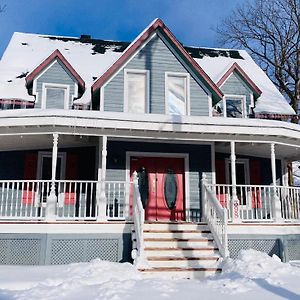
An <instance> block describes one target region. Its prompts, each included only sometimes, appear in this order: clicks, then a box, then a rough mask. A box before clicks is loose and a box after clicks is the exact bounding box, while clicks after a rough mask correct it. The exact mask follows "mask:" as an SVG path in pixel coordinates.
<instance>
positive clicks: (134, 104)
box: [124, 70, 149, 113]
mask: <svg viewBox="0 0 300 300" xmlns="http://www.w3.org/2000/svg"><path fill="white" fill-rule="evenodd" d="M148 78H149V72H148V71H146V70H125V71H124V93H125V112H130V113H146V112H147V111H148V109H147V106H148Z"/></svg>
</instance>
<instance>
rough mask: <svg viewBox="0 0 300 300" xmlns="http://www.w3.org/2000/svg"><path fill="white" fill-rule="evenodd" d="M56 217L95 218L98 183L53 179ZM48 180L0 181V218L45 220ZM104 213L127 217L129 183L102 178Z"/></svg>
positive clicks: (58, 218)
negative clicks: (103, 183) (104, 202)
mask: <svg viewBox="0 0 300 300" xmlns="http://www.w3.org/2000/svg"><path fill="white" fill-rule="evenodd" d="M54 185H55V195H56V199H57V201H56V203H57V204H56V212H55V214H56V219H57V220H60V221H63V220H96V219H97V217H98V215H97V212H98V209H97V199H96V197H97V195H99V193H97V192H98V190H97V189H99V188H100V187H101V183H100V182H97V181H71V180H56V181H54ZM51 186H52V181H51V180H20V181H18V180H4V181H3V180H2V181H0V219H12V220H45V219H46V206H47V200H48V196H49V195H50V191H51ZM104 186H105V196H106V216H107V219H109V220H120V219H125V218H127V217H128V209H126V207H127V206H128V205H126V195H128V191H129V183H126V182H125V181H122V182H121V181H106V182H105V185H104Z"/></svg>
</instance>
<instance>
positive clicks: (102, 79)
mask: <svg viewBox="0 0 300 300" xmlns="http://www.w3.org/2000/svg"><path fill="white" fill-rule="evenodd" d="M158 28H160V29H161V30H162V31H163V33H164V34H166V35H167V37H168V38H169V39H170V40H171V41H172V42H173V43H174V45H175V47H176V48H177V49H178V50H179V51H180V52H181V54H182V55H183V56H184V57H185V59H186V60H187V61H188V62H189V63H190V64H191V65H192V67H193V68H194V69H195V71H196V72H197V73H198V74H199V75H201V77H202V78H203V79H204V80H205V81H206V82H207V83H208V85H209V86H210V88H211V89H212V90H213V91H214V92H215V93H216V95H217V96H218V97H220V98H222V97H223V93H222V92H221V90H220V89H219V88H218V87H217V86H216V84H215V83H214V82H213V81H212V80H211V79H210V77H209V76H208V75H207V74H206V73H205V72H204V70H203V69H202V68H201V67H200V66H199V65H198V64H197V62H196V61H195V60H194V59H193V58H192V57H191V56H190V55H189V54H188V53H187V51H186V50H185V49H184V47H183V46H182V45H181V44H180V43H179V42H178V40H177V39H176V38H175V36H174V35H173V34H172V32H171V31H170V30H169V28H168V27H167V26H166V25H165V24H164V22H163V21H162V20H160V19H157V20H156V21H155V22H154V23H152V24H151V25H150V26H149V27H148V28H147V29H146V30H145V31H144V32H143V33H142V34H141V36H140V37H139V38H138V39H137V40H136V41H135V42H134V43H132V44H131V45H130V46H129V48H127V49H126V50H125V52H124V54H123V55H122V56H121V57H120V58H119V59H118V60H117V61H116V62H115V63H114V64H113V65H112V66H111V67H110V68H109V69H108V70H107V71H106V72H105V73H104V74H103V75H102V76H101V77H100V78H98V79H97V80H96V81H95V83H94V84H93V85H92V91H95V90H97V89H99V88H100V87H101V86H103V84H104V83H105V82H106V81H107V80H108V79H109V78H111V76H112V75H113V74H114V73H115V72H116V71H118V70H119V69H120V68H121V67H122V65H123V64H124V63H125V62H126V60H128V59H129V58H130V57H131V56H132V55H133V54H134V53H135V52H136V51H137V50H138V49H139V48H140V46H141V45H143V44H144V43H145V42H146V41H147V39H148V38H149V37H150V35H151V34H152V33H153V32H154V31H155V30H156V29H158Z"/></svg>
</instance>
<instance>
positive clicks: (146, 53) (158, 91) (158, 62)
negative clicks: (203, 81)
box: [100, 35, 209, 116]
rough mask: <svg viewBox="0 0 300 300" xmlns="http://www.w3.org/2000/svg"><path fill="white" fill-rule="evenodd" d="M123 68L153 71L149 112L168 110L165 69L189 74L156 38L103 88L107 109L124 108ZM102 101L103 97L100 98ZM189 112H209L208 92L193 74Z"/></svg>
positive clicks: (197, 114) (197, 113)
mask: <svg viewBox="0 0 300 300" xmlns="http://www.w3.org/2000/svg"><path fill="white" fill-rule="evenodd" d="M124 68H126V69H138V70H149V71H150V87H149V94H150V107H149V110H150V113H155V114H164V113H165V72H181V73H188V71H187V70H186V69H185V67H184V66H183V65H182V64H181V63H180V62H179V61H178V59H177V58H176V57H175V55H174V54H173V53H172V52H171V51H170V49H169V48H168V47H167V46H166V44H165V43H164V42H163V41H162V39H161V38H160V37H159V36H158V35H157V36H155V37H153V38H152V39H151V40H150V41H149V42H148V43H147V44H146V45H145V46H144V47H143V48H142V49H141V50H140V51H139V52H138V53H137V55H136V56H135V57H134V58H133V59H132V60H131V61H130V62H129V63H128V64H127V65H126V66H124V67H123V68H122V69H121V71H119V73H117V75H116V76H115V77H114V78H113V79H112V80H111V81H110V82H109V83H108V84H107V85H106V86H105V87H104V110H105V111H116V112H123V111H124ZM100 101H102V99H101V100H100ZM190 108H191V109H190V110H191V112H190V114H191V115H196V116H208V115H209V103H208V95H207V94H206V92H205V91H204V90H203V88H202V87H201V86H200V85H199V84H198V83H197V82H196V81H195V79H194V78H193V77H192V76H191V77H190Z"/></svg>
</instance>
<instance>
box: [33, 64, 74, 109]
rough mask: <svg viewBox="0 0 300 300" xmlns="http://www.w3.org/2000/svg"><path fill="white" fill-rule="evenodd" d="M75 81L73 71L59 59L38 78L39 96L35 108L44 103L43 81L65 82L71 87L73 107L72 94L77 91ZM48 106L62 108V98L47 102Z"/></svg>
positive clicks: (70, 100)
mask: <svg viewBox="0 0 300 300" xmlns="http://www.w3.org/2000/svg"><path fill="white" fill-rule="evenodd" d="M75 82H76V80H75V79H74V77H73V76H72V75H71V73H70V72H69V71H68V70H67V69H66V68H65V67H64V66H63V65H62V64H61V63H60V62H59V61H58V60H57V61H56V62H55V63H54V64H53V65H52V66H51V67H50V68H49V69H48V70H47V71H46V72H45V73H44V74H43V75H42V76H41V77H39V78H38V79H37V90H36V91H37V93H38V98H37V100H36V104H35V108H41V103H42V92H43V83H52V84H65V85H68V86H69V87H70V94H69V108H71V107H72V104H73V103H72V96H74V93H75ZM47 107H48V108H62V107H63V106H62V103H61V101H60V100H58V101H52V103H49V102H47Z"/></svg>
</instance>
